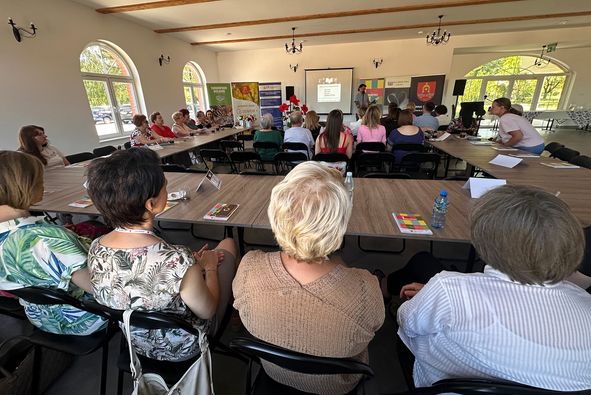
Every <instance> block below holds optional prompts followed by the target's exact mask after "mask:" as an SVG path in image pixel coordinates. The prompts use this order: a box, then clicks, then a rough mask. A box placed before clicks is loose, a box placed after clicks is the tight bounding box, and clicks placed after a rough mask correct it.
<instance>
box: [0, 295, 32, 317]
mask: <svg viewBox="0 0 591 395" xmlns="http://www.w3.org/2000/svg"><path fill="white" fill-rule="evenodd" d="M0 314H3V315H7V316H9V317H13V318H18V319H20V320H26V319H27V315H26V314H25V310H24V308H23V306H21V304H20V303H19V301H18V299H17V298H9V297H7V296H0Z"/></svg>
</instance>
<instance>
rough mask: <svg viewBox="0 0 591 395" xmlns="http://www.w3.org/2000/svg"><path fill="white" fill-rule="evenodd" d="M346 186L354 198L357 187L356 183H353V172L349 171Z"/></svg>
mask: <svg viewBox="0 0 591 395" xmlns="http://www.w3.org/2000/svg"><path fill="white" fill-rule="evenodd" d="M345 188H347V191H349V196H350V197H351V199H353V189H354V188H355V184H354V183H353V173H352V172H350V171H348V172H347V176H346V177H345Z"/></svg>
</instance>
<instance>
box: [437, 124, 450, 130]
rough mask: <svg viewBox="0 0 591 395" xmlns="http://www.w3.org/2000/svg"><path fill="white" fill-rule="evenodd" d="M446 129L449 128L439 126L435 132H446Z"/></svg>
mask: <svg viewBox="0 0 591 395" xmlns="http://www.w3.org/2000/svg"><path fill="white" fill-rule="evenodd" d="M448 127H449V125H440V126H439V127H438V128H437V130H439V131H446V130H447V128H448Z"/></svg>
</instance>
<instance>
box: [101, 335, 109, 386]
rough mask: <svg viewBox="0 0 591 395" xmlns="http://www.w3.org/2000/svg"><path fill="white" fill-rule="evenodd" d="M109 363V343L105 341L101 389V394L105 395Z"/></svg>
mask: <svg viewBox="0 0 591 395" xmlns="http://www.w3.org/2000/svg"><path fill="white" fill-rule="evenodd" d="M108 361H109V341H108V340H107V341H105V344H103V352H102V361H101V388H100V394H101V395H105V394H106V393H107V369H108V367H107V363H108Z"/></svg>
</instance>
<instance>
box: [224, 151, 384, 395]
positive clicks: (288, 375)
mask: <svg viewBox="0 0 591 395" xmlns="http://www.w3.org/2000/svg"><path fill="white" fill-rule="evenodd" d="M351 209H352V204H351V198H350V196H349V192H348V191H347V189H346V188H345V186H344V185H343V177H342V176H341V174H340V173H339V172H338V171H336V170H334V169H331V168H328V167H326V166H323V165H322V164H320V163H318V162H312V161H310V162H304V163H301V164H299V165H298V166H296V167H295V168H294V169H293V170H292V171H291V172H289V173H288V174H287V176H286V177H285V178H284V179H283V180H282V181H281V182H280V183H279V184H277V185H276V186H275V187H274V188H273V191H272V193H271V201H270V204H269V208H268V211H267V214H268V216H269V220H270V223H271V229H272V230H273V234H274V235H275V238H276V240H277V243H278V244H279V246H280V248H281V251H277V252H269V253H267V252H263V251H250V252H249V253H248V254H246V255H245V256H244V258H243V260H242V262H241V264H240V266H239V267H238V272H237V274H236V278H235V279H234V283H233V291H234V300H235V301H234V307H235V308H236V309H237V310H238V311H239V312H240V318H241V319H242V322H243V323H244V326H245V327H246V329H248V331H249V332H250V333H251V334H252V335H254V336H256V337H258V338H260V339H262V340H265V341H267V342H270V343H272V344H275V345H278V346H281V347H286V348H289V349H291V350H294V351H298V352H302V353H305V354H311V355H317V356H331V357H337V358H354V359H357V360H360V361H363V362H366V363H367V361H368V352H367V345H368V343H369V342H370V341H371V339H372V338H373V337H374V334H375V332H376V331H377V330H378V329H379V328H380V327H381V326H382V323H383V322H384V302H383V299H382V295H381V292H380V288H379V285H378V281H377V279H376V278H375V277H374V276H372V275H371V274H370V273H369V272H368V271H366V270H362V269H353V268H349V267H347V266H345V265H344V264H343V262H342V261H341V259H340V258H338V257H335V256H333V255H332V254H333V253H334V252H335V251H337V250H338V249H339V248H340V246H341V243H342V241H343V237H344V235H345V231H346V229H347V223H348V222H349V217H350V216H351ZM263 367H264V369H265V371H266V373H267V374H268V375H269V376H270V377H271V378H272V379H273V380H275V381H278V382H280V383H282V384H284V385H288V386H291V387H294V388H296V389H298V390H299V391H305V392H311V393H321V394H325V393H331V394H332V393H335V394H336V393H340V394H342V393H348V392H349V391H351V390H352V389H353V388H354V387H355V386H356V385H357V383H358V382H359V379H360V376H359V375H310V374H302V373H295V372H292V371H288V370H284V369H281V368H279V367H277V366H275V365H272V364H269V363H266V362H263Z"/></svg>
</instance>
